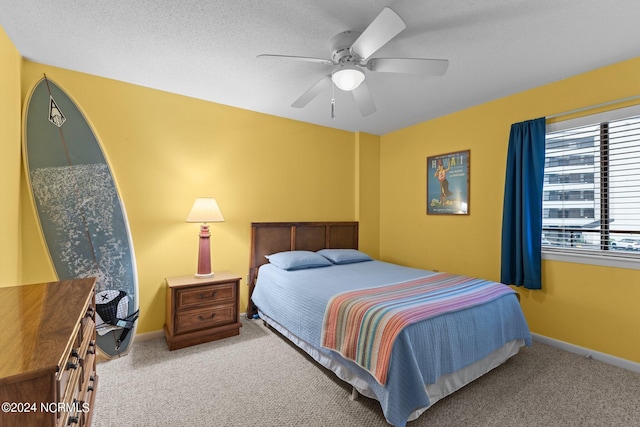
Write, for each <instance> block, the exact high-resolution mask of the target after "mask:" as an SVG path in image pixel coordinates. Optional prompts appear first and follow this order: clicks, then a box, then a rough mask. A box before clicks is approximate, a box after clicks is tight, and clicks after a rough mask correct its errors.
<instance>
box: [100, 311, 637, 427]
mask: <svg viewBox="0 0 640 427" xmlns="http://www.w3.org/2000/svg"><path fill="white" fill-rule="evenodd" d="M243 325H244V326H243V327H242V329H241V330H240V336H237V337H232V338H227V339H224V340H220V341H214V342H211V343H206V344H201V345H198V346H194V347H189V348H185V349H182V350H175V351H171V352H170V351H168V350H167V347H166V344H165V342H164V339H162V338H158V339H153V340H149V341H140V342H136V343H135V344H134V346H133V349H132V351H131V352H130V354H129V355H128V356H126V357H124V358H122V359H119V360H114V361H109V362H104V363H100V364H98V375H99V378H100V379H99V383H98V391H97V396H96V408H95V412H94V418H93V426H94V427H98V426H145V427H146V426H177V425H190V426H247V427H251V426H259V427H270V426H274V427H275V426H331V427H333V426H345V427H350V426H388V425H389V424H387V423H386V421H385V419H384V417H383V415H382V411H381V410H380V406H379V404H378V402H377V401H375V400H372V399H367V398H365V397H362V396H361V397H360V398H359V399H358V400H356V401H352V400H350V399H349V394H350V391H351V387H350V386H348V385H346V384H345V383H343V382H341V381H340V380H338V379H336V377H335V375H334V374H333V373H332V372H330V371H327V370H325V369H324V368H322V367H320V366H319V365H317V364H315V363H313V362H312V361H311V360H310V359H309V358H308V356H307V355H306V354H304V353H303V352H301V351H299V350H298V349H297V348H296V347H295V346H293V345H291V344H290V343H289V342H288V341H286V340H284V339H283V338H282V337H280V335H278V334H277V333H275V332H273V331H272V330H270V329H268V328H266V327H264V326H263V324H262V321H249V320H245V319H243ZM421 426H430V427H433V426H438V427H442V426H444V427H446V426H501V427H503V426H544V427H549V426H563V427H564V426H598V427H600V426H629V427H631V426H640V374H639V373H635V372H631V371H627V370H624V369H621V368H617V367H614V366H611V365H608V364H605V363H603V362H599V361H596V360H592V359H587V358H584V357H581V356H578V355H575V354H572V353H569V352H565V351H562V350H558V349H556V348H553V347H549V346H547V345H544V344H540V343H534V345H533V346H532V347H528V348H523V349H522V350H521V351H520V353H519V354H517V355H516V356H515V357H513V358H511V359H510V360H509V361H507V362H506V363H505V364H504V365H502V366H500V367H498V368H496V369H495V370H493V371H492V372H490V373H489V374H487V375H485V376H483V377H481V378H480V379H478V380H476V381H474V382H473V383H471V384H469V385H467V386H466V387H464V388H463V389H461V390H459V391H458V392H456V393H454V394H453V395H451V396H449V397H447V398H445V399H443V400H441V401H440V402H438V403H436V404H435V405H434V406H433V407H431V408H430V409H429V410H427V411H426V412H425V413H423V414H422V416H421V417H420V418H418V419H417V420H415V421H412V422H410V423H408V427H421Z"/></svg>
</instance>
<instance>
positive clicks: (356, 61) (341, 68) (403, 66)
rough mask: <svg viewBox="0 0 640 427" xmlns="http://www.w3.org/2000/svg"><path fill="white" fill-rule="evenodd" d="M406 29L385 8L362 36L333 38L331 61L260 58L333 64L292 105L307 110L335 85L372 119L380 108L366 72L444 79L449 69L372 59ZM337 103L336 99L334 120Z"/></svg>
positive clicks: (419, 61)
mask: <svg viewBox="0 0 640 427" xmlns="http://www.w3.org/2000/svg"><path fill="white" fill-rule="evenodd" d="M405 28H407V25H406V24H405V22H404V21H403V20H402V18H400V16H399V15H398V14H397V13H396V12H394V11H393V10H392V9H391V8H388V7H385V8H384V9H383V10H382V12H380V14H379V15H378V16H377V17H376V18H375V19H374V20H373V22H371V24H369V26H368V27H367V28H366V29H365V30H364V31H363V32H362V33H359V32H356V31H345V32H342V33H340V34H338V35H336V36H335V37H333V39H332V40H331V52H332V53H331V59H323V58H309V57H304V56H290V55H270V54H262V55H258V58H285V59H292V60H296V61H304V62H314V63H317V64H324V65H332V66H333V67H334V69H333V71H332V72H331V73H330V74H327V75H325V76H324V77H322V78H321V79H320V80H319V81H318V82H317V83H315V84H314V85H313V86H311V88H309V89H308V90H307V91H306V92H305V93H303V94H302V95H301V96H300V97H299V98H298V99H297V100H296V101H295V102H294V103H293V104H291V106H292V107H295V108H303V107H305V106H306V105H307V104H308V103H309V102H311V100H313V99H314V98H315V97H316V96H318V95H319V94H320V93H321V92H322V91H323V90H325V89H326V88H328V87H330V86H331V84H332V83H333V84H335V85H336V86H337V87H338V89H341V90H344V91H348V92H351V93H353V97H354V99H355V101H356V104H357V105H358V109H359V110H360V114H361V115H362V116H368V115H370V114H372V113H374V112H375V111H376V106H375V103H374V102H373V98H372V97H371V94H370V92H369V88H368V87H367V84H366V82H365V71H364V70H365V69H366V70H367V72H383V73H404V74H424V75H435V76H441V75H443V74H444V73H445V72H446V71H447V68H448V67H449V61H447V60H446V59H423V58H371V55H373V54H374V53H375V52H377V51H378V50H379V49H380V48H381V47H383V46H384V45H385V44H387V43H388V42H389V41H391V40H392V39H393V38H394V37H395V36H397V35H398V34H400V32H402V31H403V30H404V29H405ZM333 103H334V101H333V100H332V117H333V105H334V104H333Z"/></svg>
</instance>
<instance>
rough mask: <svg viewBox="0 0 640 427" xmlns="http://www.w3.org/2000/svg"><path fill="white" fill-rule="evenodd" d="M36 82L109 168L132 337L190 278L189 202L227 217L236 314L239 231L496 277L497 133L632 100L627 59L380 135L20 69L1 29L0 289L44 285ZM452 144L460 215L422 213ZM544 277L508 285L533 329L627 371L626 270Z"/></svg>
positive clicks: (563, 268) (637, 321)
mask: <svg viewBox="0 0 640 427" xmlns="http://www.w3.org/2000/svg"><path fill="white" fill-rule="evenodd" d="M43 73H46V74H47V76H48V77H49V78H51V79H52V80H54V81H55V82H56V83H58V84H59V85H60V86H61V87H62V88H63V89H65V90H66V91H67V92H68V93H69V94H70V95H71V96H72V97H73V98H74V99H75V100H76V102H77V104H78V105H79V106H80V107H81V109H83V110H84V112H85V115H86V116H87V118H88V119H89V121H90V122H91V124H92V126H93V127H94V130H95V132H96V134H97V136H98V138H99V139H100V140H101V141H102V144H103V148H104V151H105V153H106V155H107V157H108V158H109V160H110V163H111V166H112V169H113V172H114V175H115V178H116V181H117V183H118V185H119V187H120V191H121V195H122V198H123V200H124V203H125V205H126V208H127V213H128V217H129V222H130V226H131V231H132V235H133V241H134V246H135V253H136V257H137V265H138V276H139V282H140V292H141V309H142V316H141V319H140V324H139V327H138V332H141V333H143V332H150V331H156V330H159V329H161V327H162V324H163V322H164V278H165V277H167V276H174V275H183V274H191V273H192V272H193V271H194V270H195V267H196V265H195V264H196V257H197V233H198V226H197V224H187V223H185V222H184V219H185V218H186V215H187V213H188V211H189V209H190V207H191V204H192V202H193V199H194V198H195V197H198V196H209V195H210V196H214V197H216V198H217V199H218V202H219V204H220V206H221V209H222V211H223V213H224V215H225V218H226V222H224V223H220V224H213V225H212V233H213V237H212V246H213V248H212V252H213V268H214V270H231V271H234V272H236V273H238V274H240V275H242V276H243V281H242V284H243V286H242V302H241V304H242V307H241V308H242V310H244V306H245V304H246V298H247V295H246V286H244V285H245V283H246V282H245V280H244V277H245V275H246V272H247V266H248V252H249V223H250V222H251V221H289V220H290V221H295V220H300V221H306V220H353V219H357V220H359V221H360V223H361V230H360V242H361V248H362V249H363V250H365V251H367V252H369V253H371V254H372V255H374V256H376V255H378V256H380V257H381V258H382V259H385V260H388V261H395V262H398V263H401V264H405V265H411V266H416V267H422V268H428V269H436V270H445V271H449V272H453V273H461V274H468V275H474V276H479V277H484V278H487V279H492V280H497V279H498V278H499V269H500V265H499V259H500V223H501V216H502V198H503V195H502V192H503V188H504V168H505V159H506V151H507V140H508V135H509V128H510V125H511V124H512V123H514V122H518V121H522V120H527V119H531V118H535V117H539V116H544V115H549V114H554V113H558V112H562V111H568V110H572V109H576V108H581V107H585V106H589V105H594V104H598V103H602V102H606V101H609V100H614V99H621V98H625V97H627V96H630V95H635V94H638V93H640V80H638V79H637V76H638V75H640V58H639V59H634V60H631V61H626V62H623V63H620V64H616V65H613V66H609V67H604V68H601V69H598V70H594V71H592V72H589V73H585V74H582V75H579V76H576V77H573V78H570V79H567V80H564V81H560V82H557V83H554V84H551V85H547V86H543V87H540V88H537V89H534V90H530V91H526V92H523V93H520V94H517V95H514V96H510V97H506V98H502V99H499V100H496V101H494V102H489V103H486V104H483V105H480V106H477V107H474V108H470V109H467V110H464V111H460V112H458V113H455V114H451V115H449V116H446V117H442V118H439V119H436V120H431V121H428V122H424V123H421V124H418V125H415V126H412V127H409V128H406V129H403V130H400V131H397V132H393V133H390V134H388V135H384V136H382V137H378V136H374V135H368V134H364V133H356V134H352V133H350V132H343V131H338V130H332V129H327V128H323V127H319V126H314V125H309V124H305V123H300V122H295V121H291V120H287V119H281V118H277V117H272V116H267V115H263V114H259V113H253V112H249V111H245V110H240V109H236V108H232V107H226V106H222V105H218V104H213V103H207V102H204V101H199V100H195V99H191V98H187V97H182V96H178V95H172V94H168V93H164V92H161V91H156V90H151V89H148V88H143V87H139V86H134V85H129V84H125V83H121V82H116V81H112V80H108V79H103V78H99V77H96V76H90V75H86V74H81V73H75V72H72V71H68V70H64V69H58V68H54V67H49V66H45V65H42V64H36V63H31V62H28V61H25V62H21V60H20V57H19V54H18V53H17V52H16V49H15V48H14V46H13V45H12V44H11V42H10V41H9V40H8V39H7V37H6V36H5V35H4V33H3V32H0V94H1V95H2V96H1V97H0V114H2V117H3V118H8V119H7V120H3V121H0V174H2V175H1V179H0V182H1V184H0V189H1V191H2V194H1V197H2V200H3V201H5V200H6V201H7V202H8V203H7V204H6V205H5V206H8V207H7V208H3V209H2V210H0V233H2V234H3V236H8V238H7V239H4V238H3V240H2V243H0V263H1V264H0V286H2V285H7V284H13V282H15V281H18V280H20V281H21V283H32V282H39V281H44V280H51V279H53V278H54V277H55V274H54V272H53V269H52V267H51V265H50V263H49V261H48V257H47V254H46V250H45V247H44V244H43V242H42V237H41V234H40V231H39V229H38V228H37V221H36V218H35V214H34V211H33V204H32V201H31V195H30V193H29V191H28V188H27V185H26V180H25V176H24V171H23V172H22V176H20V173H19V171H20V163H21V162H20V160H19V157H20V132H21V125H20V121H21V119H20V117H21V112H20V111H21V106H20V104H21V103H20V99H21V96H22V99H24V97H25V96H26V94H27V93H28V91H29V90H31V88H32V87H33V85H34V84H35V82H36V81H37V80H38V79H40V78H41V77H42V74H43ZM19 87H21V89H22V91H21V95H20V93H19V92H18V91H19V89H18V88H19ZM466 149H470V150H471V191H470V203H471V207H470V215H468V216H427V215H426V214H425V211H426V205H425V204H426V196H425V191H426V157H427V156H429V155H435V154H441V153H446V152H451V151H457V150H466ZM19 189H20V190H19ZM19 209H22V213H21V214H20V211H19ZM18 225H20V226H21V227H20V233H21V235H18V234H17V233H18V231H17V230H18ZM21 245H22V247H21ZM20 253H21V254H22V257H20V256H19V254H20ZM543 276H544V289H543V290H542V291H526V290H522V289H518V290H519V292H520V294H521V297H522V306H523V308H524V310H525V314H526V316H527V319H528V322H529V325H530V326H531V329H532V331H533V332H535V333H538V334H541V335H544V336H548V337H551V338H555V339H558V340H562V341H566V342H569V343H572V344H575V345H578V346H584V347H587V348H591V349H594V350H597V351H601V352H604V353H608V354H612V355H614V356H618V357H621V358H625V359H628V360H632V361H636V362H640V342H639V339H638V334H637V331H638V330H640V315H639V314H638V310H637V301H639V300H640V288H639V287H638V286H637V284H638V283H640V280H639V279H640V271H637V270H625V269H614V268H605V267H595V266H585V265H578V264H571V263H562V262H552V261H544V262H543Z"/></svg>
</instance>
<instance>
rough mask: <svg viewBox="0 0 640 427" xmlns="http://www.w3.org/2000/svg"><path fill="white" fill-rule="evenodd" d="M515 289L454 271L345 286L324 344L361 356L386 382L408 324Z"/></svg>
mask: <svg viewBox="0 0 640 427" xmlns="http://www.w3.org/2000/svg"><path fill="white" fill-rule="evenodd" d="M512 293H515V292H514V291H513V290H512V289H511V288H509V287H508V286H505V285H502V284H500V283H495V282H489V281H486V280H482V279H475V278H472V277H466V276H458V275H453V274H448V273H439V274H435V275H433V276H429V277H426V278H421V279H417V280H412V281H408V282H403V283H399V284H395V285H389V286H382V287H377V288H369V289H361V290H356V291H348V292H344V293H341V294H338V295H335V296H334V297H333V298H332V299H331V300H330V301H329V302H328V304H327V308H326V311H325V316H324V322H323V329H322V341H321V342H322V346H323V347H326V348H329V349H332V350H335V351H337V352H339V353H340V354H341V355H342V356H344V357H346V358H348V359H351V360H353V361H355V362H356V363H358V364H359V365H360V366H362V367H363V368H364V369H366V370H368V371H369V372H370V373H371V374H372V375H373V376H374V377H375V378H376V379H377V380H378V382H379V383H380V384H382V385H384V384H385V383H386V381H387V371H388V368H389V362H390V359H391V349H392V347H393V343H394V341H395V338H396V337H397V336H398V335H399V334H400V332H401V331H402V329H403V328H404V327H406V326H408V325H410V324H412V323H415V322H419V321H421V320H425V319H429V318H432V317H436V316H439V315H441V314H445V313H450V312H453V311H458V310H463V309H466V308H469V307H473V306H477V305H481V304H484V303H486V302H489V301H492V300H495V299H497V298H499V297H501V296H503V295H507V294H512Z"/></svg>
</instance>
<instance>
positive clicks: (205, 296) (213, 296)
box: [200, 291, 218, 299]
mask: <svg viewBox="0 0 640 427" xmlns="http://www.w3.org/2000/svg"><path fill="white" fill-rule="evenodd" d="M216 292H218V291H213V292H211V296H207V295H205V294H200V299H209V298H215V296H216Z"/></svg>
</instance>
